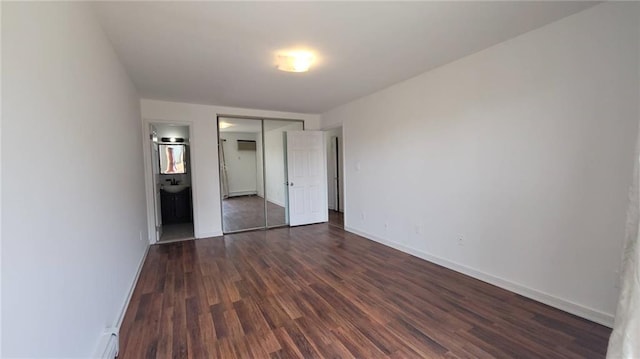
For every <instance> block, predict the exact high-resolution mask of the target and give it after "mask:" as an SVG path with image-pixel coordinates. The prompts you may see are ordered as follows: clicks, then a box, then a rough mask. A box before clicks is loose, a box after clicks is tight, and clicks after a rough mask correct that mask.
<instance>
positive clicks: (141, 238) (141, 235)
mask: <svg viewBox="0 0 640 359" xmlns="http://www.w3.org/2000/svg"><path fill="white" fill-rule="evenodd" d="M139 237H140V241H143V234H142V231H140V233H139Z"/></svg>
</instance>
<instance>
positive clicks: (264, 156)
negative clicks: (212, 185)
mask: <svg viewBox="0 0 640 359" xmlns="http://www.w3.org/2000/svg"><path fill="white" fill-rule="evenodd" d="M303 127H304V125H303V122H302V121H297V120H274V119H261V118H239V117H225V116H220V117H218V134H219V136H218V154H219V164H220V168H219V170H220V179H221V181H220V190H221V197H222V228H223V231H224V233H233V232H240V231H247V230H255V229H264V228H273V227H280V226H286V225H287V224H288V191H287V186H288V182H287V160H286V153H287V151H286V132H287V131H293V130H297V131H300V130H303V129H304V128H303Z"/></svg>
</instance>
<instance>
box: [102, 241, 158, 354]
mask: <svg viewBox="0 0 640 359" xmlns="http://www.w3.org/2000/svg"><path fill="white" fill-rule="evenodd" d="M149 248H151V245H149V244H147V248H146V249H145V250H144V254H143V255H142V259H141V260H140V262H139V263H138V270H137V271H136V275H135V277H134V278H133V282H132V283H131V286H130V287H129V292H128V293H127V297H126V298H125V300H124V303H123V304H122V307H121V309H120V313H118V317H117V319H116V321H115V323H114V324H113V327H111V328H106V329H105V332H104V333H103V335H102V337H101V338H100V340H99V341H98V345H97V347H96V350H95V351H94V356H93V357H95V358H103V357H104V355H105V354H106V353H110V352H111V351H112V350H111V349H112V346H113V345H115V346H116V348H115V349H116V352H117V348H118V347H119V345H118V340H119V336H120V326H121V325H122V321H123V320H124V315H125V313H126V312H127V308H129V303H130V302H131V297H133V291H134V290H135V289H136V285H137V284H138V279H139V278H140V273H142V267H143V266H144V262H145V261H146V260H147V255H148V254H149ZM112 333H113V334H115V336H116V338H115V344H114V341H113V340H111V337H112Z"/></svg>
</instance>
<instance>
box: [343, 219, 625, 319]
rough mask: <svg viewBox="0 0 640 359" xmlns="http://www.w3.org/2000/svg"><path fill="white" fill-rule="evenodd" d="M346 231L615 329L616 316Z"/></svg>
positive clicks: (445, 260)
mask: <svg viewBox="0 0 640 359" xmlns="http://www.w3.org/2000/svg"><path fill="white" fill-rule="evenodd" d="M345 230H346V231H347V232H351V233H354V234H357V235H359V236H361V237H364V238H366V239H369V240H372V241H374V242H378V243H380V244H383V245H385V246H387V247H391V248H395V249H397V250H399V251H401V252H404V253H408V254H411V255H413V256H416V257H418V258H421V259H424V260H426V261H429V262H432V263H435V264H438V265H441V266H443V267H445V268H448V269H451V270H454V271H456V272H459V273H462V274H465V275H468V276H470V277H473V278H475V279H479V280H481V281H483V282H487V283H489V284H493V285H495V286H496V287H500V288H503V289H506V290H508V291H511V292H514V293H517V294H520V295H522V296H524V297H527V298H530V299H533V300H535V301H538V302H541V303H544V304H546V305H549V306H551V307H554V308H557V309H560V310H563V311H565V312H568V313H571V314H574V315H577V316H579V317H581V318H585V319H588V320H591V321H593V322H596V323H598V324H602V325H604V326H606V327H609V328H612V327H613V321H614V315H613V314H608V313H604V312H601V311H599V310H596V309H592V308H588V307H585V306H583V305H580V304H577V303H574V302H572V301H569V300H566V299H562V298H559V297H556V296H553V295H551V294H548V293H544V292H541V291H539V290H536V289H533V288H529V287H526V286H523V285H521V284H517V283H514V282H511V281H508V280H506V279H503V278H500V277H496V276H493V275H491V274H488V273H485V272H482V271H479V270H477V269H474V268H471V267H467V266H465V265H462V264H459V263H455V262H452V261H449V260H447V259H444V258H440V257H437V256H434V255H431V254H429V253H426V252H423V251H421V250H418V249H415V248H411V247H407V246H405V245H403V244H400V243H397V242H392V241H387V240H384V239H382V238H379V237H376V236H374V235H371V234H368V233H365V232H362V231H360V230H357V229H355V228H352V227H345Z"/></svg>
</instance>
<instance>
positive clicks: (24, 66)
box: [2, 2, 148, 358]
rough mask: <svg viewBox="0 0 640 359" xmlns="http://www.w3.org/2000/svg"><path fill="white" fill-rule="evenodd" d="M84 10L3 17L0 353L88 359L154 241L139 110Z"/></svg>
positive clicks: (14, 7) (57, 8) (23, 6)
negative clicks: (150, 230)
mask: <svg viewBox="0 0 640 359" xmlns="http://www.w3.org/2000/svg"><path fill="white" fill-rule="evenodd" d="M88 6H89V5H87V4H82V3H72V2H64V3H19V2H15V3H4V4H3V11H2V15H3V18H2V35H3V36H2V46H3V53H2V55H3V58H2V74H3V77H2V88H3V98H2V102H3V107H2V121H3V123H2V127H3V128H2V153H3V155H4V156H3V157H2V173H3V178H2V192H3V197H2V209H3V211H2V223H3V226H2V295H3V297H2V314H3V317H2V334H3V337H2V350H3V352H2V357H28V358H44V357H46V358H71V357H84V358H86V357H89V356H91V355H92V354H93V352H94V350H95V349H96V347H97V344H98V341H99V338H100V337H101V335H102V333H103V331H104V330H105V328H106V327H107V326H112V325H114V323H116V321H117V320H118V317H119V315H120V313H121V310H122V308H123V306H124V302H125V300H126V298H127V295H128V293H129V290H130V288H131V286H132V284H133V281H134V278H135V276H136V272H137V270H138V267H139V264H140V263H141V260H142V259H143V255H144V253H145V250H146V248H147V246H148V243H147V241H146V240H141V237H142V239H144V238H146V237H147V232H146V225H147V223H146V219H145V198H144V182H143V167H142V163H143V162H142V153H141V140H140V139H141V130H140V107H139V106H140V103H139V100H138V95H137V93H136V90H135V89H134V87H133V85H132V83H131V82H130V80H129V78H128V77H127V74H126V72H125V71H124V69H123V67H122V66H121V64H120V63H119V61H118V59H117V58H116V55H115V53H114V52H113V50H112V48H111V46H110V44H109V41H108V40H107V39H106V37H105V36H104V34H103V32H102V30H101V28H100V27H99V25H98V23H97V22H96V20H95V19H94V16H93V14H92V12H91V11H90V9H89V7H88Z"/></svg>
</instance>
